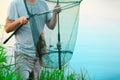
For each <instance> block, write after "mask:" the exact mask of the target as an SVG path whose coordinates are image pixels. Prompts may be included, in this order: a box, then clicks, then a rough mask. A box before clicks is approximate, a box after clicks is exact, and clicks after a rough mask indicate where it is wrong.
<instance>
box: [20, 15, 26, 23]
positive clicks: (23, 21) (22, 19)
mask: <svg viewBox="0 0 120 80" xmlns="http://www.w3.org/2000/svg"><path fill="white" fill-rule="evenodd" d="M19 23H20V24H27V23H28V20H27V18H26V17H25V16H22V17H20V18H19Z"/></svg>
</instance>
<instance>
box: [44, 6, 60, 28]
mask: <svg viewBox="0 0 120 80" xmlns="http://www.w3.org/2000/svg"><path fill="white" fill-rule="evenodd" d="M58 7H60V6H59V5H56V6H55V8H58ZM59 12H61V9H60V8H59V9H57V10H54V12H53V16H52V18H51V20H50V21H48V22H47V23H46V24H47V26H48V28H50V29H54V28H55V25H56V22H57V14H58V13H59Z"/></svg>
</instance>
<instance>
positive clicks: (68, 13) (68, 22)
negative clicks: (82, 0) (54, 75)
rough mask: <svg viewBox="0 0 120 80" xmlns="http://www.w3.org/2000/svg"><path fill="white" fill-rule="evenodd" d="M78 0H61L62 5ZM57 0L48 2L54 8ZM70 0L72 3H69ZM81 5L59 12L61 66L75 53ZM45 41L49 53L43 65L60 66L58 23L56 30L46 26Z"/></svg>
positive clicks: (44, 58) (44, 57) (45, 56)
mask: <svg viewBox="0 0 120 80" xmlns="http://www.w3.org/2000/svg"><path fill="white" fill-rule="evenodd" d="M75 1H78V0H74V1H73V0H60V2H61V3H59V4H60V6H61V7H62V6H66V5H68V4H71V3H73V2H75ZM56 2H57V1H56V0H48V2H47V4H48V6H49V7H50V8H53V7H54V6H55V4H56ZM67 2H70V3H67ZM79 9H80V8H79V5H77V6H74V7H71V8H69V9H66V10H62V12H61V13H60V14H59V24H60V25H59V27H60V44H61V49H60V54H61V57H60V58H61V66H63V65H65V64H66V63H68V62H69V61H70V59H71V57H72V55H73V51H74V48H75V43H76V38H77V30H78V22H79ZM44 35H45V41H46V45H47V52H48V54H47V55H44V56H43V58H42V60H43V66H44V67H49V68H58V67H59V65H60V64H59V57H58V52H59V50H58V48H57V44H58V23H57V25H56V27H55V29H54V30H50V29H48V28H47V26H46V27H45V28H44Z"/></svg>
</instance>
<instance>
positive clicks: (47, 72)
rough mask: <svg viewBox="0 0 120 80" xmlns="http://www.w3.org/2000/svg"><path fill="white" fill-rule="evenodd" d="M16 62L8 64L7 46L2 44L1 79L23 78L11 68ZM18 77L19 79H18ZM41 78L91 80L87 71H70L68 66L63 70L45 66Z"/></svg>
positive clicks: (0, 49) (44, 79)
mask: <svg viewBox="0 0 120 80" xmlns="http://www.w3.org/2000/svg"><path fill="white" fill-rule="evenodd" d="M14 65H15V64H7V56H6V52H5V48H4V47H3V46H0V80H21V78H20V75H19V74H17V73H16V72H15V70H13V69H11V67H13V66H14ZM16 77H17V79H16ZM40 80H90V78H89V77H88V73H87V72H83V71H82V70H80V73H77V72H75V71H70V69H68V66H67V67H64V68H63V69H62V70H58V69H46V68H43V69H42V71H41V74H40Z"/></svg>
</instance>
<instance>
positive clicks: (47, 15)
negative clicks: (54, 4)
mask: <svg viewBox="0 0 120 80" xmlns="http://www.w3.org/2000/svg"><path fill="white" fill-rule="evenodd" d="M46 10H47V11H49V8H48V6H47V4H46ZM51 17H52V16H51V13H47V14H46V20H47V21H50V19H51Z"/></svg>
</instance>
